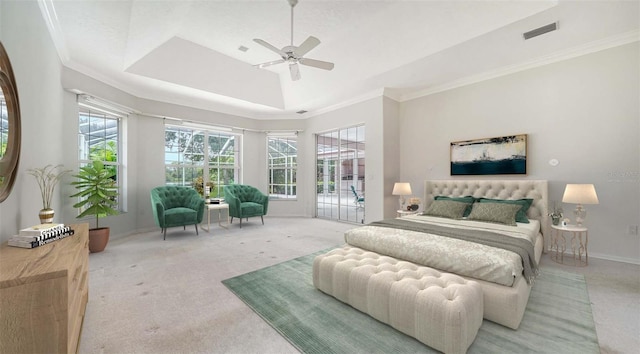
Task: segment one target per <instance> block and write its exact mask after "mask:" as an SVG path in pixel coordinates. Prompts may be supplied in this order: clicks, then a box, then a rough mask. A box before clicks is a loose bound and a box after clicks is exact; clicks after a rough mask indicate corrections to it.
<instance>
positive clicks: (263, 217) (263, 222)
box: [260, 215, 264, 225]
mask: <svg viewBox="0 0 640 354" xmlns="http://www.w3.org/2000/svg"><path fill="white" fill-rule="evenodd" d="M260 219H262V225H264V217H262V215H260Z"/></svg>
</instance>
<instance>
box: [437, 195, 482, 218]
mask: <svg viewBox="0 0 640 354" xmlns="http://www.w3.org/2000/svg"><path fill="white" fill-rule="evenodd" d="M433 199H435V200H453V201H456V202H463V203H469V206H467V209H465V210H464V214H463V215H462V216H469V213H471V204H473V203H475V201H476V198H474V197H472V196H470V195H468V196H466V197H447V196H446V195H438V196H436V197H435V198H433Z"/></svg>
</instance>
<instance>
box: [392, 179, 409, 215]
mask: <svg viewBox="0 0 640 354" xmlns="http://www.w3.org/2000/svg"><path fill="white" fill-rule="evenodd" d="M391 194H393V195H399V196H400V199H399V202H400V209H401V210H404V203H405V199H404V196H405V195H411V184H409V183H406V182H396V184H394V185H393V192H391Z"/></svg>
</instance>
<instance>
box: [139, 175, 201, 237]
mask: <svg viewBox="0 0 640 354" xmlns="http://www.w3.org/2000/svg"><path fill="white" fill-rule="evenodd" d="M151 208H152V209H153V217H154V219H155V221H156V225H157V226H159V227H160V228H161V229H162V232H163V234H164V238H163V239H164V240H166V239H167V228H169V227H175V226H182V227H183V228H184V229H186V225H195V226H196V235H197V234H198V224H200V223H201V222H202V217H203V216H204V199H202V197H201V196H200V195H199V194H198V192H196V190H195V189H193V188H191V187H177V186H161V187H156V188H154V189H152V190H151Z"/></svg>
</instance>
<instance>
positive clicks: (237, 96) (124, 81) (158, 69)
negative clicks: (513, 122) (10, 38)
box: [40, 0, 638, 118]
mask: <svg viewBox="0 0 640 354" xmlns="http://www.w3.org/2000/svg"><path fill="white" fill-rule="evenodd" d="M40 1H41V2H42V3H47V5H48V6H43V7H42V8H49V12H52V11H54V12H55V17H54V22H55V26H57V29H58V31H60V32H61V33H62V36H60V38H59V40H58V41H57V42H56V46H57V47H58V49H59V51H64V52H66V53H67V54H68V57H66V56H64V55H61V57H62V58H63V64H64V65H66V66H68V67H70V68H72V69H75V70H78V71H80V72H83V73H85V74H87V75H90V76H92V77H94V78H96V79H99V80H102V81H104V82H106V83H108V84H110V85H112V86H115V87H118V88H120V89H122V90H124V91H126V92H129V93H131V94H134V95H136V96H138V97H142V98H149V99H154V100H159V101H166V102H171V103H176V104H183V105H190V106H193V107H198V108H205V109H213V110H217V111H221V112H226V113H233V114H238V115H243V116H247V117H252V118H290V117H296V115H295V114H294V113H293V112H295V111H298V110H301V109H304V110H308V111H310V112H313V111H318V110H322V109H326V108H327V107H330V106H332V105H337V104H340V103H342V102H345V101H349V100H352V99H354V98H355V97H359V96H363V95H368V94H370V93H371V92H373V91H376V90H377V91H380V90H381V89H383V88H385V89H386V90H387V91H388V92H394V93H395V94H396V95H398V96H410V95H412V94H413V93H414V92H416V91H420V90H425V89H429V87H435V86H438V85H445V84H447V83H448V82H454V81H455V80H460V79H462V78H464V77H469V76H473V75H477V74H480V73H484V72H487V71H491V70H496V69H497V68H500V67H508V66H513V65H518V64H520V63H523V62H526V61H528V60H531V59H533V58H536V57H542V56H545V55H550V54H551V53H554V52H557V51H560V50H563V49H566V48H569V47H574V46H579V45H583V44H585V43H589V42H592V41H595V40H600V39H603V38H605V37H608V36H613V35H617V34H619V33H624V32H628V31H632V30H636V31H637V28H638V4H637V2H636V1H627V2H619V1H602V2H597V1H595V2H586V3H585V2H582V3H580V2H576V1H559V2H558V1H506V0H503V1H471V0H470V1H326V0H325V1H312V0H300V2H299V3H298V5H297V6H296V7H295V12H294V14H295V17H294V37H293V42H294V45H299V44H300V43H301V42H302V41H304V40H305V39H306V38H307V37H308V36H310V35H313V36H315V37H317V38H319V39H320V41H321V44H320V45H319V46H318V47H316V48H315V49H313V50H312V51H311V52H309V53H308V54H307V55H306V56H305V57H308V58H314V59H319V60H324V61H330V62H333V63H335V69H334V70H333V71H324V70H319V69H316V68H312V67H307V66H301V67H300V71H301V74H302V79H301V80H300V81H295V82H293V81H291V79H290V78H289V73H288V70H287V66H286V64H281V65H276V66H271V67H269V68H268V69H257V68H255V67H253V66H252V65H253V64H257V63H262V62H267V61H271V60H275V59H278V56H277V54H275V53H273V52H270V51H269V50H267V49H266V48H264V47H262V46H260V45H258V44H256V43H254V42H253V41H252V40H253V38H261V39H263V40H265V41H267V42H269V43H271V44H273V45H275V46H276V47H279V48H281V47H284V46H286V45H289V44H290V40H291V28H290V7H289V4H288V2H287V1H286V0H274V1H260V0H255V1H178V0H173V1H170V0H163V1H160V0H158V1H150V0H121V1H98V0H92V1H87V0H85V1H70V0H64V1H57V0H40ZM633 10H635V13H633ZM45 13H46V11H43V14H45ZM554 21H559V22H560V30H559V31H557V32H553V33H551V34H547V35H545V36H541V37H538V38H535V39H533V40H530V41H524V40H523V39H522V32H525V31H527V30H530V29H533V28H537V27H539V26H542V25H546V24H548V23H550V22H554ZM55 26H54V27H55ZM54 38H56V37H55V36H54ZM239 46H245V47H247V48H249V50H248V51H247V52H242V51H240V50H238V47H239ZM297 117H299V116H297Z"/></svg>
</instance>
